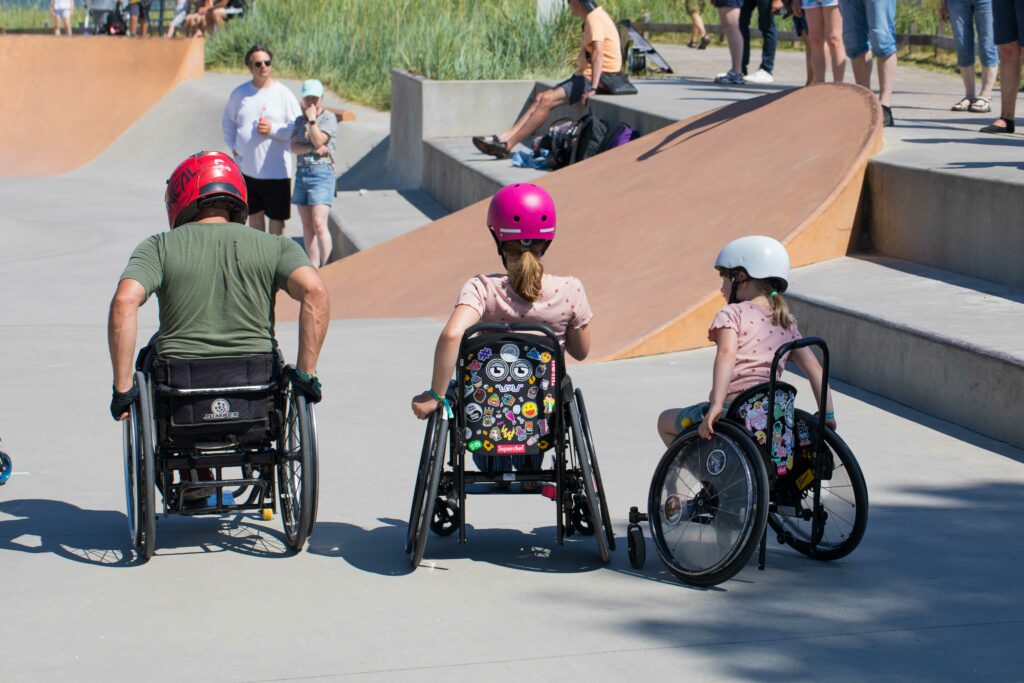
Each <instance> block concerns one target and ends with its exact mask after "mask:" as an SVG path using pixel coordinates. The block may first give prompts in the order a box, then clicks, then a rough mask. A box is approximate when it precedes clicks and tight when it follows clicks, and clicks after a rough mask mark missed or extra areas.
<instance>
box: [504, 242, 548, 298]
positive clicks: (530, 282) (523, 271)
mask: <svg viewBox="0 0 1024 683" xmlns="http://www.w3.org/2000/svg"><path fill="white" fill-rule="evenodd" d="M543 245H544V243H543V242H535V243H534V244H531V245H530V246H529V247H525V248H524V247H523V246H522V244H520V243H519V242H515V241H513V242H505V243H504V244H503V245H502V253H503V254H504V256H505V259H504V260H505V270H507V271H508V281H509V284H510V285H512V289H514V290H515V291H516V294H518V295H519V296H521V297H523V298H524V299H526V300H527V301H531V302H532V301H536V300H537V297H538V296H540V289H541V280H542V279H543V277H544V264H543V263H541V260H540V255H541V253H542V252H543V249H544V246H543Z"/></svg>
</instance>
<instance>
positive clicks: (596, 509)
mask: <svg viewBox="0 0 1024 683" xmlns="http://www.w3.org/2000/svg"><path fill="white" fill-rule="evenodd" d="M569 428H570V430H571V432H572V448H573V450H574V451H575V456H576V459H577V460H578V461H579V465H580V474H581V477H582V479H583V493H584V495H586V497H587V506H588V508H589V511H590V527H591V529H592V531H593V534H594V540H595V541H597V554H598V555H599V556H600V558H601V562H602V563H604V564H608V562H609V561H611V553H610V552H609V551H608V537H607V535H606V534H605V530H604V520H603V517H602V515H601V502H600V498H599V497H598V495H597V488H596V487H597V482H596V479H595V478H594V467H593V459H592V458H591V455H590V449H589V448H587V438H586V435H585V432H584V431H583V424H582V420H581V419H580V410H579V405H578V404H577V402H576V397H575V396H574V397H573V398H572V400H571V401H570V402H569Z"/></svg>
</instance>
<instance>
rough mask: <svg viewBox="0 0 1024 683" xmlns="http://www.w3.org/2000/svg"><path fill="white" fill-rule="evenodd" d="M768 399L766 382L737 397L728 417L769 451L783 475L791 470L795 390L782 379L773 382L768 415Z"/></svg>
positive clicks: (776, 467) (772, 461)
mask: <svg viewBox="0 0 1024 683" xmlns="http://www.w3.org/2000/svg"><path fill="white" fill-rule="evenodd" d="M768 399H769V394H768V384H759V385H757V386H756V387H751V388H750V389H747V390H746V391H744V392H743V393H742V394H740V395H739V396H737V397H736V399H735V400H734V401H733V402H732V405H731V406H729V413H728V416H727V417H728V418H729V419H730V420H732V421H733V422H738V423H740V424H742V425H743V426H744V427H746V429H747V431H749V432H750V433H751V434H752V435H753V437H754V440H755V441H757V444H758V445H759V446H761V447H762V448H765V449H767V450H768V452H769V457H770V458H771V463H772V465H773V466H774V468H775V473H776V474H778V475H779V476H783V475H785V474H786V473H787V472H789V471H790V470H791V469H793V454H794V452H795V443H794V442H795V438H794V431H793V428H794V419H795V416H796V389H795V388H794V387H793V386H792V385H790V384H786V383H785V382H776V383H775V400H774V407H773V410H772V412H773V414H772V415H771V416H769V415H768V408H769V400H768Z"/></svg>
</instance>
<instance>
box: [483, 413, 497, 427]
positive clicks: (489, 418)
mask: <svg viewBox="0 0 1024 683" xmlns="http://www.w3.org/2000/svg"><path fill="white" fill-rule="evenodd" d="M480 424H481V425H483V427H484V429H490V428H491V427H493V426H494V416H493V415H484V419H483V421H482V422H481V423H480Z"/></svg>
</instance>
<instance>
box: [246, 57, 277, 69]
mask: <svg viewBox="0 0 1024 683" xmlns="http://www.w3.org/2000/svg"><path fill="white" fill-rule="evenodd" d="M271 61H272V60H269V59H268V60H267V61H265V62H261V61H259V60H256V61H253V62H250V63H249V66H254V67H256V68H257V69H262V68H263V67H265V66H270V62H271Z"/></svg>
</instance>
